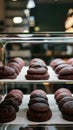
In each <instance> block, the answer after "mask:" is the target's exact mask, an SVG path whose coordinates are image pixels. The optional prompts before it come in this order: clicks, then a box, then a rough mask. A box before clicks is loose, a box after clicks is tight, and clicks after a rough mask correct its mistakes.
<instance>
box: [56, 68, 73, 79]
mask: <svg viewBox="0 0 73 130" xmlns="http://www.w3.org/2000/svg"><path fill="white" fill-rule="evenodd" d="M58 78H59V79H67V80H72V79H73V67H72V66H70V67H64V68H62V69H61V70H60V71H59V75H58Z"/></svg>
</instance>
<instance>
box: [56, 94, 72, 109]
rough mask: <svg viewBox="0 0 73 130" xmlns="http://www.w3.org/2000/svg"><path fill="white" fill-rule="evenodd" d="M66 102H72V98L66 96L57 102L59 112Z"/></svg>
mask: <svg viewBox="0 0 73 130" xmlns="http://www.w3.org/2000/svg"><path fill="white" fill-rule="evenodd" d="M68 101H73V97H71V96H66V97H64V98H62V99H61V100H60V101H59V102H58V106H59V109H60V110H61V109H62V107H63V105H64V103H66V102H68Z"/></svg>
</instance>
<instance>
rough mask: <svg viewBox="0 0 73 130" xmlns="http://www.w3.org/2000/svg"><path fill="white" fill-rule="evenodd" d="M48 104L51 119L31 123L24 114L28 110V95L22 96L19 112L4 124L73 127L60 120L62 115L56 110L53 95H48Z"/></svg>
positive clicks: (70, 123) (67, 122)
mask: <svg viewBox="0 0 73 130" xmlns="http://www.w3.org/2000/svg"><path fill="white" fill-rule="evenodd" d="M47 97H48V103H49V105H50V109H51V110H52V117H51V118H50V119H49V120H48V121H45V122H32V121H30V120H28V119H27V116H26V112H27V110H28V102H29V99H30V95H24V96H23V101H22V104H21V105H20V108H19V111H18V112H17V113H16V114H17V115H16V118H15V120H13V121H11V122H8V123H6V124H26V125H36V126H37V125H42V124H43V125H65V124H66V125H73V122H72V121H67V120H65V119H63V118H62V114H61V112H60V111H59V109H58V106H57V104H56V101H55V99H54V95H53V94H48V95H47Z"/></svg>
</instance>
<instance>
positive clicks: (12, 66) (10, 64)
mask: <svg viewBox="0 0 73 130" xmlns="http://www.w3.org/2000/svg"><path fill="white" fill-rule="evenodd" d="M8 66H9V67H11V68H13V69H14V70H15V72H16V74H17V75H18V74H19V72H20V70H19V69H18V68H17V66H15V65H13V62H11V63H9V64H8Z"/></svg>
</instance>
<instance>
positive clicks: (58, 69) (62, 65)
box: [55, 63, 70, 74]
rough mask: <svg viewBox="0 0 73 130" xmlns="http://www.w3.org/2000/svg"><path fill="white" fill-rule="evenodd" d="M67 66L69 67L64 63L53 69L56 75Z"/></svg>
mask: <svg viewBox="0 0 73 130" xmlns="http://www.w3.org/2000/svg"><path fill="white" fill-rule="evenodd" d="M69 66H70V65H69V64H66V63H64V64H60V65H58V66H57V67H56V68H55V72H56V73H57V74H58V73H59V71H60V70H61V69H62V68H64V67H69Z"/></svg>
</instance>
